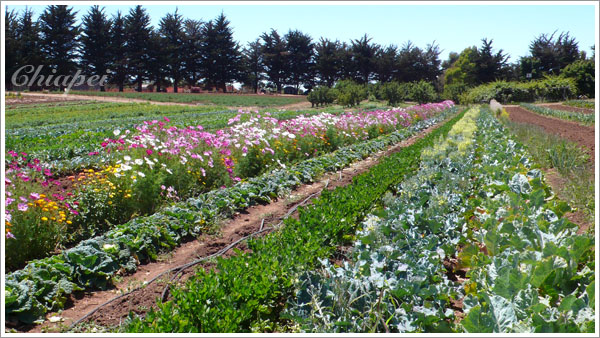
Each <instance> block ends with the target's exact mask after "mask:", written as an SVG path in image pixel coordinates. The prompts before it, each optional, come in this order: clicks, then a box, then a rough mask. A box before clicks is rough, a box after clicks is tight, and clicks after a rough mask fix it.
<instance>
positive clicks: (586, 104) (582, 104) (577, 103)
mask: <svg viewBox="0 0 600 338" xmlns="http://www.w3.org/2000/svg"><path fill="white" fill-rule="evenodd" d="M564 104H565V105H567V106H571V107H578V108H586V109H594V108H595V105H594V101H586V100H569V101H565V102H564Z"/></svg>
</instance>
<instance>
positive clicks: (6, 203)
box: [4, 197, 15, 206]
mask: <svg viewBox="0 0 600 338" xmlns="http://www.w3.org/2000/svg"><path fill="white" fill-rule="evenodd" d="M14 201H15V199H14V198H10V197H7V198H6V200H5V201H4V205H5V206H8V205H10V204H11V203H12V202H14Z"/></svg>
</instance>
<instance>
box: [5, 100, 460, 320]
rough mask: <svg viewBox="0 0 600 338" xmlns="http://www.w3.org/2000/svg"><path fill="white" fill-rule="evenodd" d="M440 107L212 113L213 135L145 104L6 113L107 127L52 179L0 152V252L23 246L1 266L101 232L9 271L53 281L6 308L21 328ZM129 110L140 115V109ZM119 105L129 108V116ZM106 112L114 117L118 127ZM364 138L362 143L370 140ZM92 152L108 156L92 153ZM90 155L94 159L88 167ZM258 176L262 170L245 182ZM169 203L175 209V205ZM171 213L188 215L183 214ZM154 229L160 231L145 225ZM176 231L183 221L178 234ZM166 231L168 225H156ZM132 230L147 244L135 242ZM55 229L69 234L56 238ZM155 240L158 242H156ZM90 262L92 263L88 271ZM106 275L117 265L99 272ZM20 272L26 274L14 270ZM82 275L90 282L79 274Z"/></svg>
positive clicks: (386, 141)
mask: <svg viewBox="0 0 600 338" xmlns="http://www.w3.org/2000/svg"><path fill="white" fill-rule="evenodd" d="M451 106H453V104H452V102H444V103H441V104H427V105H421V106H414V107H409V108H407V109H391V110H373V111H365V112H360V111H358V112H343V111H339V112H338V114H332V113H320V112H318V111H312V112H311V113H309V114H304V113H302V114H301V113H299V112H286V111H277V112H274V113H272V114H271V113H269V112H265V113H263V115H262V116H261V114H260V113H258V112H244V111H239V112H233V116H227V115H226V112H225V113H222V112H221V113H220V112H212V114H210V113H209V115H211V116H210V118H208V119H207V120H204V121H203V123H205V124H207V125H209V126H210V122H211V121H214V120H213V117H215V116H219V120H218V121H221V120H220V119H227V118H228V119H227V122H226V126H227V127H226V128H222V129H216V130H215V131H214V132H210V131H209V130H211V129H209V128H207V129H204V127H203V126H201V125H199V124H192V125H186V123H188V122H189V120H185V118H187V117H188V116H187V115H185V114H188V113H189V114H194V113H196V112H194V111H192V112H189V111H184V112H181V111H173V112H174V113H176V114H180V115H183V116H185V117H184V118H183V119H182V120H181V121H180V122H181V123H183V125H178V124H177V123H178V122H177V117H178V115H176V116H175V117H174V120H175V121H171V119H170V118H168V117H166V116H163V117H162V118H161V119H160V120H148V115H147V114H152V113H153V112H152V111H153V110H152V109H156V107H150V106H149V105H128V106H127V105H125V106H123V105H119V104H117V105H108V106H107V105H106V104H101V105H100V106H98V107H94V109H92V111H97V113H98V114H97V115H96V114H94V116H96V117H98V118H99V119H100V120H95V119H92V118H90V119H89V121H85V120H86V117H85V116H84V115H83V111H79V110H77V109H76V108H75V107H55V109H56V110H55V111H52V112H51V113H53V114H56V115H58V118H56V119H55V120H54V121H53V122H54V123H51V122H44V121H45V120H44V119H43V118H39V115H43V112H41V111H40V112H38V113H37V114H36V113H35V109H34V110H33V113H31V112H28V113H21V114H17V113H15V112H12V114H7V115H8V116H9V117H10V118H9V119H8V120H9V121H7V123H10V127H12V128H10V127H9V128H10V129H9V130H20V129H23V128H26V126H27V125H28V123H31V124H33V125H36V124H39V125H40V126H39V127H40V128H47V127H56V128H55V130H60V129H61V125H60V124H61V123H65V122H67V121H68V120H69V119H71V118H77V119H78V120H79V119H81V120H82V121H83V122H82V123H88V122H89V123H92V124H93V123H97V126H100V125H101V124H103V123H104V124H106V125H107V126H109V128H110V129H112V132H111V134H112V135H111V136H110V137H108V138H105V139H104V140H103V141H101V142H99V143H101V144H100V148H99V151H92V152H91V153H89V154H87V155H86V156H88V158H91V159H92V161H91V162H89V163H92V164H94V165H93V166H92V167H81V168H79V169H78V170H79V171H77V170H75V171H76V173H77V174H76V175H72V176H66V177H65V176H62V175H59V174H57V173H58V171H54V169H55V168H54V167H52V166H51V165H49V164H48V163H50V162H45V161H41V160H39V159H38V158H35V157H33V156H32V155H31V154H28V153H25V152H16V151H13V150H8V155H9V156H10V157H9V162H8V163H7V177H6V180H5V188H6V190H5V191H6V196H5V197H6V199H7V214H6V219H7V223H6V229H7V240H8V241H7V248H8V249H10V247H12V246H14V247H15V248H16V247H27V248H28V250H21V251H19V250H7V252H12V254H10V255H9V256H10V257H6V260H5V262H6V263H7V267H8V268H9V269H18V268H20V267H22V264H24V263H26V262H28V261H29V260H31V259H32V258H41V257H44V256H46V255H48V254H52V252H53V251H54V250H56V249H57V248H58V249H60V248H64V247H65V245H73V244H76V243H78V242H79V241H81V240H85V239H86V238H90V237H93V236H95V235H98V234H102V233H104V235H101V236H100V238H97V237H94V238H95V239H94V240H91V242H90V240H85V241H84V242H81V243H80V244H79V245H77V246H76V247H74V248H72V249H69V250H67V251H65V252H64V254H60V255H58V256H56V255H55V256H50V257H49V258H47V259H43V260H40V261H34V262H31V263H30V265H28V267H27V268H26V270H17V271H15V272H14V274H13V277H15V278H16V280H21V281H23V279H22V278H23V277H25V278H26V280H28V281H35V280H38V281H39V283H42V282H43V283H47V282H49V281H48V280H46V279H47V277H42V276H48V275H46V274H47V273H50V275H53V276H55V277H52V279H51V280H53V281H54V282H53V283H57V282H60V283H59V284H54V285H55V287H54V288H53V290H52V291H50V290H48V291H49V292H50V293H49V294H44V293H42V294H41V295H40V298H39V299H38V301H39V303H33V304H31V303H30V304H21V303H20V301H19V299H22V298H21V297H22V296H23V295H24V294H22V295H21V296H18V297H17V298H14V299H13V298H11V304H12V305H10V306H9V308H10V309H11V310H9V311H10V312H15V313H20V314H21V315H20V316H21V317H20V318H21V319H22V320H25V321H28V320H31V319H32V318H34V319H35V318H36V316H39V315H40V314H43V313H44V312H45V311H46V310H44V309H51V308H55V307H58V308H60V307H61V306H62V305H61V304H63V302H64V301H65V294H67V295H68V294H70V293H71V292H73V291H76V290H79V289H81V288H82V287H83V288H89V287H92V288H97V287H99V288H103V287H106V286H107V285H109V284H110V282H109V281H106V278H105V277H103V276H106V277H110V276H112V275H114V273H116V272H117V270H119V271H121V272H123V271H130V272H131V271H132V270H133V271H134V270H135V266H136V262H137V261H142V262H144V261H149V260H155V259H156V258H157V254H158V253H160V252H162V251H163V250H164V249H165V248H173V247H174V246H176V245H177V244H178V243H180V242H181V240H182V239H185V238H189V237H190V236H192V237H193V236H198V235H200V234H202V233H209V232H210V231H212V230H211V229H213V228H214V226H216V225H217V222H218V220H219V219H220V218H222V217H227V216H228V215H231V214H232V213H233V212H235V211H236V210H239V209H240V208H242V209H243V208H245V207H248V206H250V205H252V204H255V203H264V202H267V201H269V200H270V199H271V198H274V197H276V196H278V195H280V194H282V193H284V192H285V191H286V190H285V189H288V188H290V187H293V186H295V185H296V184H298V183H299V182H304V181H306V180H310V179H311V177H315V176H318V175H320V174H322V173H323V172H324V171H328V170H331V169H332V168H338V166H344V165H347V164H349V163H350V162H352V161H356V160H357V159H360V158H362V157H363V156H366V154H368V153H369V151H371V150H376V149H381V148H382V147H385V146H387V145H390V144H392V143H395V142H398V141H399V140H401V139H403V138H406V137H407V135H409V134H411V133H414V132H416V131H418V130H419V129H423V128H425V127H427V126H428V125H429V124H430V123H432V122H433V121H436V119H438V118H441V116H445V115H440V112H442V111H444V112H446V111H449V110H448V109H449V108H450V107H451ZM139 107H142V108H147V109H148V111H145V110H143V109H142V110H141V111H140V110H138V109H139ZM117 108H118V109H121V112H122V114H118V113H117V114H115V113H114V110H115V109H117ZM25 109H26V108H25ZM46 109H50V108H46ZM61 109H62V110H61ZM85 109H89V107H86V108H85ZM129 109H132V111H130V112H129V113H128V110H129ZM161 109H162V108H161ZM178 109H181V107H179V108H178ZM105 111H107V113H104V112H105ZM108 111H113V113H112V114H115V115H117V116H113V115H110V113H108ZM88 113H89V110H88ZM146 113H147V114H146ZM160 113H161V114H162V113H164V112H162V111H161V112H160ZM144 114H146V115H144ZM200 114H204V113H200ZM444 114H447V112H446V113H444ZM120 115H122V116H120ZM223 115H225V116H223ZM23 116H28V117H30V120H28V119H27V118H25V119H20V118H22V117H23ZM132 116H137V117H140V118H142V119H143V120H144V121H137V120H136V121H133V122H137V125H136V126H135V128H131V129H132V130H129V129H125V128H126V127H125V126H119V125H118V124H116V123H117V122H119V123H122V122H123V121H126V122H128V123H129V122H132V121H131V120H129V119H130V118H131V117H132ZM274 116H277V117H279V118H281V119H277V118H276V117H274ZM117 117H118V118H122V119H124V120H118V119H116V118H117ZM111 118H113V119H114V120H112V119H111ZM193 118H196V116H194V117H193ZM106 119H108V121H106ZM102 121H104V122H102ZM193 121H194V123H198V121H196V120H193ZM67 123H68V122H67ZM212 130H214V129H212ZM35 133H36V134H38V133H39V132H38V131H36V132H35ZM7 134H8V133H7ZM378 137H384V138H383V139H379V138H378ZM49 138H52V136H49ZM371 139H373V141H372V142H371V141H369V140H371ZM357 142H358V143H357ZM365 142H367V143H365ZM91 143H94V142H91ZM125 145H128V146H127V147H126V146H125ZM271 147H272V148H271ZM336 150H338V151H336ZM332 151H335V152H334V154H335V156H334V157H331V155H329V154H330V153H331V152H332ZM101 152H102V154H100V153H101ZM103 154H113V155H110V156H107V157H102V155H103ZM114 154H118V156H115V155H114ZM153 155H154V156H153ZM161 155H163V156H164V157H161ZM96 156H99V157H96ZM111 156H114V157H111ZM248 158H251V160H247V159H248ZM93 159H96V163H94V162H93ZM98 159H101V160H98ZM313 159H314V161H313ZM332 160H333V162H332ZM305 162H306V163H305ZM201 163H204V165H202V164H201ZM288 165H294V166H292V167H290V168H291V169H288V170H292V169H294V170H293V171H286V170H284V172H277V171H275V172H272V170H273V169H277V168H281V169H285V168H286V167H287V166H288ZM144 167H145V169H144ZM281 169H279V170H281ZM261 174H264V175H262V176H259V177H258V178H257V179H256V180H255V179H253V177H257V175H261ZM290 174H291V175H292V176H289V175H290ZM236 182H241V183H239V184H236ZM182 184H183V185H182ZM220 186H222V187H223V188H224V187H227V186H230V187H231V189H233V190H228V189H216V190H215V188H218V187H220ZM286 187H287V188H286ZM206 193H208V194H206ZM194 196H196V198H197V199H194ZM190 198H192V199H190ZM215 198H217V199H216V200H215ZM174 203H175V204H177V203H183V204H181V205H180V207H175V206H174ZM189 203H191V204H189ZM11 204H12V205H11ZM202 205H203V207H200V206H202ZM163 207H168V208H175V209H173V210H175V211H166V214H160V213H154V212H155V211H157V210H159V209H161V210H162V208H163ZM182 207H183V208H192V209H188V211H185V212H184V211H183V210H184V209H181V208H182ZM165 210H166V209H165ZM193 210H196V211H193ZM140 214H141V215H150V214H151V215H150V216H148V217H146V218H144V217H142V218H139V217H138V218H134V219H133V220H132V221H131V222H127V221H128V219H129V218H130V217H132V216H135V215H140ZM194 214H195V215H196V216H193V215H194ZM173 216H176V217H175V218H172V217H173ZM165 217H166V218H165ZM181 217H183V218H181ZM190 217H191V218H190ZM170 218H172V219H171V220H168V219H170ZM124 222H125V223H124ZM165 222H166V223H165ZM180 222H183V223H180ZM189 222H191V223H189ZM152 223H153V224H152ZM120 224H122V226H121V225H120ZM158 224H162V226H161V228H159V229H156V228H155V227H156V226H157V225H158ZM169 224H171V225H172V226H173V228H170V226H169ZM177 224H179V225H177ZM184 224H188V225H185V226H184V227H183V228H182V227H181V226H182V225H184ZM165 225H167V228H164V226H165ZM39 226H44V230H45V232H42V233H37V234H36V235H35V236H34V235H33V232H34V231H36V228H37V227H39ZM115 226H116V227H115ZM119 227H120V228H119ZM107 230H108V232H106V231H107ZM127 233H129V234H130V235H133V237H130V235H127ZM143 233H146V234H147V235H148V236H149V237H147V238H145V239H143V237H140V236H141V235H142V234H143ZM65 234H70V235H71V237H67V238H65V237H61V235H62V236H64V235H65ZM72 235H75V236H72ZM144 236H146V235H144ZM111 238H112V239H111ZM127 238H128V239H127ZM107 239H108V240H109V241H112V240H118V241H122V240H123V239H125V242H118V243H120V244H106V245H107V246H106V245H104V244H102V245H101V246H100V247H99V246H98V245H99V244H98V243H103V242H104V241H106V240H107ZM98 241H100V242H98ZM157 241H158V242H157ZM159 243H160V244H159ZM157 244H158V245H159V247H155V245H157ZM113 245H115V246H113ZM160 247H163V249H160ZM107 248H108V249H110V248H120V249H118V250H117V251H116V252H114V253H113V254H118V255H117V257H120V258H118V259H117V257H112V258H111V256H110V255H109V256H106V255H107V253H106V252H104V251H105V250H107ZM98 250H100V251H98ZM123 250H125V251H123ZM132 250H133V251H132ZM109 251H111V252H112V250H109ZM94 252H95V253H94ZM125 252H130V255H129V257H125V256H122V255H123V254H125ZM90 255H91V256H93V257H97V258H96V259H95V261H81V259H83V257H85V256H90ZM96 255H100V256H96ZM132 255H133V256H132ZM102 257H104V258H108V261H104V262H102V261H101V260H99V259H101V258H102ZM111 262H112V263H111ZM117 262H118V263H117ZM89 263H92V264H95V265H94V266H87V265H86V264H89ZM32 264H33V265H32ZM65 264H66V265H65ZM69 264H72V268H71V269H75V270H73V271H72V272H71V273H68V274H67V276H65V275H63V273H65V272H66V270H63V268H60V266H65V267H66V266H68V265H69ZM112 268H117V270H114V271H108V270H106V269H109V270H110V269H112ZM32 269H33V270H32ZM79 269H84V270H81V271H82V273H83V274H82V275H78V273H77V272H75V271H79ZM123 269H124V270H123ZM24 271H29V272H26V273H25V274H23V273H24ZM60 271H62V272H60ZM83 271H85V272H83ZM30 273H33V274H34V275H35V277H34V276H33V275H30ZM57 273H58V275H56V274H57ZM73 273H74V274H75V275H73ZM90 273H91V275H90ZM40 274H41V275H40ZM97 274H99V275H97ZM61 275H62V277H60V276H61ZM93 275H97V276H96V277H92V279H89V278H90V277H91V276H93ZM19 276H20V277H19ZM76 276H79V277H76ZM57 278H58V279H57ZM65 278H66V279H65ZM73 278H75V279H73ZM97 278H100V279H99V280H98V279H97ZM103 280H104V281H103ZM107 283H108V284H107ZM18 285H19V286H16V285H15V287H16V289H11V292H16V290H20V292H25V294H28V293H29V292H38V294H39V290H38V288H39V287H40V286H32V285H29V284H18ZM26 290H29V291H26ZM34 290H38V291H34ZM17 294H18V293H17ZM15 296H17V295H15ZM19 304H20V305H19ZM14 306H16V307H17V308H15V307H14ZM19 306H25V307H26V308H27V309H22V308H19ZM40 311H41V312H40Z"/></svg>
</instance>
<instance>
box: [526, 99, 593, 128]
mask: <svg viewBox="0 0 600 338" xmlns="http://www.w3.org/2000/svg"><path fill="white" fill-rule="evenodd" d="M520 106H521V107H523V108H525V109H527V110H529V111H532V112H534V113H536V114H541V115H545V116H549V117H553V118H557V119H560V120H567V121H573V122H577V123H579V124H582V125H585V126H594V121H595V118H596V117H595V115H594V114H590V113H582V112H575V111H569V110H561V109H559V108H557V107H555V106H551V108H548V107H544V106H539V105H534V104H530V103H521V105H520Z"/></svg>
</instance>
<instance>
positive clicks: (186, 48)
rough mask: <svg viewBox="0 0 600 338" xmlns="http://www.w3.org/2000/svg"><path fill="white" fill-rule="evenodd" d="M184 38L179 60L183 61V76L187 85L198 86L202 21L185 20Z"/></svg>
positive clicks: (200, 68)
mask: <svg viewBox="0 0 600 338" xmlns="http://www.w3.org/2000/svg"><path fill="white" fill-rule="evenodd" d="M183 28H184V38H183V43H182V45H183V50H182V55H181V58H182V59H183V65H184V70H183V75H184V78H185V80H186V82H187V84H188V85H189V86H190V87H191V86H196V85H198V81H199V80H200V76H201V70H202V41H203V35H202V21H199V20H192V19H187V20H185V22H184V24H183Z"/></svg>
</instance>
